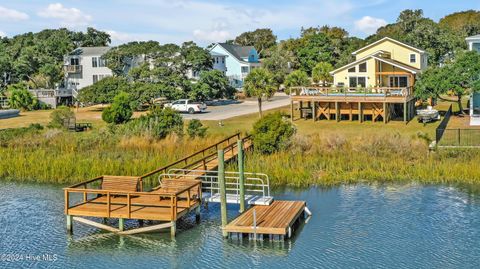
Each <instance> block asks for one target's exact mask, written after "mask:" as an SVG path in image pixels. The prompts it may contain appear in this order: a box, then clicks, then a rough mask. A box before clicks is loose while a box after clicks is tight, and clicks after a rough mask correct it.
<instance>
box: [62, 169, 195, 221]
mask: <svg viewBox="0 0 480 269" xmlns="http://www.w3.org/2000/svg"><path fill="white" fill-rule="evenodd" d="M102 180H103V176H102V177H97V178H94V179H91V180H88V181H85V182H81V183H78V184H75V185H72V186H70V187H67V188H64V189H63V190H64V195H65V214H66V215H70V212H69V211H70V209H71V208H74V207H77V206H80V205H83V204H86V203H95V204H103V205H106V210H105V214H104V215H103V217H106V218H110V217H111V213H112V208H111V207H112V205H122V206H126V208H127V218H131V217H132V206H137V207H138V206H141V207H143V208H148V207H152V208H153V207H154V208H159V207H160V208H162V207H163V208H169V209H170V219H169V220H172V221H173V220H176V219H177V211H178V208H179V207H178V201H179V200H180V199H182V198H183V199H186V200H187V204H188V205H187V206H188V207H190V204H191V199H194V198H192V197H190V194H191V193H192V191H193V192H196V193H200V192H201V190H200V187H201V182H200V181H199V182H198V183H195V184H192V185H191V186H190V187H186V188H182V189H179V190H176V191H169V192H161V193H157V192H142V191H113V190H102V189H99V188H88V186H89V185H90V184H94V183H99V184H100V185H101V181H102ZM74 193H80V194H82V195H83V199H82V200H81V201H80V202H77V203H75V204H71V203H70V197H71V194H74ZM185 193H187V196H186V197H185ZM89 194H90V195H91V196H92V194H93V197H91V198H90V199H89ZM182 195H183V196H182ZM101 196H105V197H106V198H107V199H106V201H105V202H102V201H96V200H97V199H98V198H99V197H101ZM152 196H153V197H158V200H157V199H156V200H155V201H161V200H166V199H169V200H170V203H168V204H167V203H160V202H157V203H140V202H135V201H132V199H134V198H140V197H152ZM112 197H115V198H118V197H126V201H125V202H122V201H119V200H118V199H116V201H115V202H113V201H112ZM195 199H196V200H199V199H201V197H200V196H198V197H196V198H195ZM136 210H138V208H137V209H136Z"/></svg>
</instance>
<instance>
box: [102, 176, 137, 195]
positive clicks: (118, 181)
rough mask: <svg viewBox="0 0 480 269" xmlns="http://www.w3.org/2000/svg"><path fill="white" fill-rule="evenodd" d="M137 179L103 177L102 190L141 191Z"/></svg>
mask: <svg viewBox="0 0 480 269" xmlns="http://www.w3.org/2000/svg"><path fill="white" fill-rule="evenodd" d="M139 183H140V178H139V177H127V176H103V179H102V190H109V191H125V192H137V191H141V188H142V187H141V185H140V184H139Z"/></svg>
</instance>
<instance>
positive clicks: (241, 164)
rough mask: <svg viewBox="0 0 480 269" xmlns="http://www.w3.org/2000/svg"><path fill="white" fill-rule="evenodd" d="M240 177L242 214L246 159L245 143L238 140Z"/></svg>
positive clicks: (243, 209) (241, 210) (241, 211)
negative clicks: (244, 153)
mask: <svg viewBox="0 0 480 269" xmlns="http://www.w3.org/2000/svg"><path fill="white" fill-rule="evenodd" d="M237 143H238V146H237V147H238V174H239V175H238V176H239V181H240V213H243V212H244V211H245V157H244V155H243V141H242V140H238V142H237Z"/></svg>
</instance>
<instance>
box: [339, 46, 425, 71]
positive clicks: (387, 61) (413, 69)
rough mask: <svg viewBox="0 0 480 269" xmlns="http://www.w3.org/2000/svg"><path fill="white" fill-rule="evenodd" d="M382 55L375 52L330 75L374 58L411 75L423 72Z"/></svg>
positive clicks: (379, 52)
mask: <svg viewBox="0 0 480 269" xmlns="http://www.w3.org/2000/svg"><path fill="white" fill-rule="evenodd" d="M381 53H382V51H378V52H375V53H373V54H370V55H367V56H365V57H363V58H361V59H358V60H356V61H355V62H352V63H349V64H347V65H344V66H342V67H339V68H337V69H335V70H333V71H331V72H330V75H334V74H335V73H337V72H338V71H341V70H344V69H346V68H349V67H352V66H354V65H357V64H359V63H361V62H363V61H366V60H368V59H370V58H374V59H376V60H378V61H381V62H384V63H387V64H390V65H393V66H395V67H398V68H400V69H403V70H405V71H408V72H411V73H413V74H416V73H419V72H421V70H419V69H416V68H413V67H411V66H408V65H406V64H402V63H400V62H398V61H395V60H392V59H387V58H383V57H379V55H380V54H381Z"/></svg>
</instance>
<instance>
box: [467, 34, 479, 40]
mask: <svg viewBox="0 0 480 269" xmlns="http://www.w3.org/2000/svg"><path fill="white" fill-rule="evenodd" d="M465 40H467V41H469V40H480V35H474V36H469V37H467V38H465Z"/></svg>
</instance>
